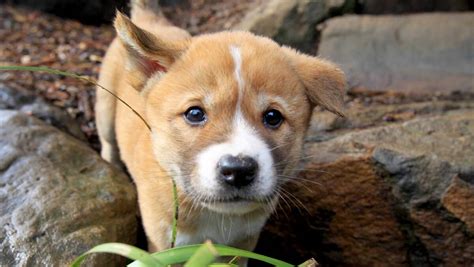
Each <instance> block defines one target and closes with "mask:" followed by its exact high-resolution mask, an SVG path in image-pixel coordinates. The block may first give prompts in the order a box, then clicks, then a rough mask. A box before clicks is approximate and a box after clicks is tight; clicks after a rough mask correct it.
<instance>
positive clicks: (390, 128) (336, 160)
mask: <svg viewBox="0 0 474 267" xmlns="http://www.w3.org/2000/svg"><path fill="white" fill-rule="evenodd" d="M306 154H307V159H308V160H307V163H306V165H305V168H304V169H305V170H304V171H303V172H302V173H301V174H300V176H298V178H294V181H293V182H292V183H290V184H288V186H287V188H286V189H285V191H284V195H285V196H284V200H283V201H282V202H281V203H280V207H279V209H278V210H277V213H276V214H275V216H273V217H272V218H271V219H270V220H269V223H268V225H267V226H266V227H265V231H264V232H263V233H262V237H261V242H260V244H259V248H260V250H259V251H260V252H265V253H266V254H269V255H271V256H277V257H279V258H282V259H286V260H288V261H290V262H294V263H297V262H299V261H302V260H304V259H306V258H310V257H315V258H316V259H317V260H318V262H320V263H322V265H323V266H334V265H336V266H340V265H343V266H432V265H437V266H438V265H440V266H472V265H473V264H474V239H473V238H472V237H473V235H474V229H473V225H474V209H473V207H474V110H472V109H460V110H452V111H445V112H443V113H441V114H439V115H433V116H427V117H420V118H413V119H410V120H408V121H405V122H399V123H393V124H390V125H384V126H376V127H371V128H368V129H360V130H356V131H354V130H353V131H349V132H347V131H344V130H340V134H339V135H338V136H333V138H332V139H329V140H326V141H313V142H311V141H310V142H308V143H307V144H306ZM286 206H288V207H286ZM274 244H283V245H281V246H280V245H279V246H275V245H274ZM263 248H265V250H261V249H263Z"/></svg>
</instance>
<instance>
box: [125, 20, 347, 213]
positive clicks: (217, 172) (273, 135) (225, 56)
mask: <svg viewBox="0 0 474 267" xmlns="http://www.w3.org/2000/svg"><path fill="white" fill-rule="evenodd" d="M130 23H131V22H129V21H127V20H123V19H121V18H119V19H118V21H117V24H116V26H117V28H118V32H119V36H121V37H122V40H123V41H124V43H125V45H126V46H127V45H128V46H129V50H131V51H130V56H131V60H130V64H131V68H141V69H142V70H141V77H143V78H142V82H141V83H140V82H139V84H138V86H137V87H138V88H137V89H138V90H141V91H142V95H143V96H144V97H146V99H147V104H146V105H147V106H146V118H147V120H148V122H149V123H150V124H151V125H152V132H153V149H154V153H155V158H156V160H157V161H158V163H159V164H160V165H161V166H162V167H163V168H164V169H165V170H166V171H167V172H168V173H169V174H170V175H172V176H173V177H174V178H175V180H176V182H177V183H178V185H179V188H180V189H181V190H182V191H183V192H184V193H185V194H186V195H187V196H188V198H189V199H191V200H192V201H193V202H194V203H198V204H200V205H203V206H205V207H207V208H209V209H211V210H214V211H217V212H221V213H234V214H244V213H248V212H251V211H253V210H255V209H258V208H261V207H264V206H267V205H273V203H274V201H275V200H276V197H277V195H278V192H279V189H280V186H281V185H282V184H283V183H284V182H285V181H286V180H288V179H292V178H291V177H292V176H293V175H294V173H295V169H296V166H297V164H298V158H299V157H300V152H301V147H302V143H303V138H304V134H305V132H306V129H307V127H308V123H309V119H310V115H311V111H312V107H313V106H314V105H315V104H321V105H323V106H325V107H326V108H328V109H330V110H333V111H335V112H337V111H339V109H340V106H341V103H342V90H343V88H344V79H343V76H342V74H341V73H340V72H339V71H338V70H337V69H336V68H335V67H334V66H332V65H331V64H329V63H327V62H324V61H321V60H317V59H315V58H311V57H308V56H304V55H300V54H297V53H296V52H294V51H292V50H290V49H288V48H282V47H280V46H278V45H277V44H276V43H274V42H272V41H270V40H269V39H266V38H262V37H256V36H254V35H252V34H249V33H242V32H240V33H238V32H234V33H219V34H213V35H204V36H201V37H195V38H193V39H192V40H188V41H186V42H183V43H181V44H169V43H168V44H167V45H168V47H165V48H163V47H158V46H157V47H154V46H155V45H156V44H157V43H159V40H158V37H156V36H155V37H153V36H152V35H151V34H150V33H147V32H145V31H142V30H140V29H138V28H136V27H134V26H133V25H130ZM121 24H122V25H121ZM124 25H125V26H124ZM121 26H122V27H121ZM121 28H122V29H123V31H121V30H120V29H121ZM130 31H132V33H133V31H141V32H140V34H138V35H137V34H135V35H132V34H130ZM139 35H142V36H146V37H147V38H145V39H143V38H139V37H140V36H139ZM137 36H138V37H137ZM165 46H166V45H165ZM167 49H168V51H165V50H167ZM157 65H158V66H159V67H156V66H157ZM135 75H136V74H135Z"/></svg>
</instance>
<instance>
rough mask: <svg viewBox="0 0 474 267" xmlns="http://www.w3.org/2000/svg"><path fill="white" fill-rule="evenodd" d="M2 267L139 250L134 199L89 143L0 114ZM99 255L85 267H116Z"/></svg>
mask: <svg viewBox="0 0 474 267" xmlns="http://www.w3.org/2000/svg"><path fill="white" fill-rule="evenodd" d="M0 125H2V127H0V202H1V203H2V205H1V206H2V208H1V209H0V225H2V228H1V230H0V254H1V255H2V257H0V266H67V265H68V264H70V263H71V261H72V260H73V259H74V258H75V257H77V256H78V255H80V254H81V253H83V252H85V251H86V250H88V249H90V248H92V247H93V246H95V245H98V244H101V243H105V242H124V243H129V244H134V242H135V238H136V231H137V230H136V227H137V220H136V212H137V205H136V193H135V190H134V187H133V185H132V183H131V182H130V180H129V179H128V177H127V176H126V175H125V174H123V173H121V172H120V171H119V170H117V169H115V168H113V167H112V166H110V165H109V164H107V163H106V162H105V161H103V160H102V159H101V158H100V156H99V155H98V154H97V153H96V152H95V151H93V150H92V149H91V148H89V147H88V146H87V145H86V144H85V143H83V142H81V141H79V140H77V139H75V138H73V137H71V136H69V135H66V134H64V133H62V132H61V131H59V130H57V129H55V128H54V127H51V126H49V125H47V124H45V123H44V122H42V121H41V120H38V119H37V118H35V117H33V116H28V115H25V114H23V113H21V112H18V111H10V110H0ZM123 264H124V260H123V258H119V257H118V256H111V255H110V254H101V255H97V256H92V257H90V258H89V259H88V262H87V264H86V265H84V266H119V265H123Z"/></svg>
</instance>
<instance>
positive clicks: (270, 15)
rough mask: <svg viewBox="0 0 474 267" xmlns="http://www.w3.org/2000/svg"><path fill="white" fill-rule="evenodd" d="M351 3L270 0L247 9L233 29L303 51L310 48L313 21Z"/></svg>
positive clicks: (344, 9)
mask: <svg viewBox="0 0 474 267" xmlns="http://www.w3.org/2000/svg"><path fill="white" fill-rule="evenodd" d="M354 5H355V1H353V0H324V1H314V0H296V1H286V0H271V1H267V2H266V3H265V4H262V5H260V6H258V7H257V8H256V9H254V10H252V11H250V12H249V13H248V14H247V15H246V16H245V17H244V18H243V19H242V20H241V22H240V23H239V24H238V25H236V26H235V27H234V29H236V30H246V31H251V32H253V33H256V34H259V35H263V36H267V37H270V38H272V39H274V40H275V41H277V42H278V43H281V44H285V45H290V46H294V47H298V48H300V49H303V50H306V51H307V50H309V49H311V45H312V41H313V38H314V37H315V33H316V24H317V23H319V22H321V21H323V20H324V19H326V18H328V17H329V16H330V15H331V14H333V13H346V12H349V11H352V10H353V8H354Z"/></svg>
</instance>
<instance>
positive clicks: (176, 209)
mask: <svg viewBox="0 0 474 267" xmlns="http://www.w3.org/2000/svg"><path fill="white" fill-rule="evenodd" d="M171 182H172V186H173V205H174V211H173V225H172V228H171V248H174V246H175V245H176V235H177V234H178V216H179V200H178V188H177V187H176V181H175V180H174V179H173V178H171Z"/></svg>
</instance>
